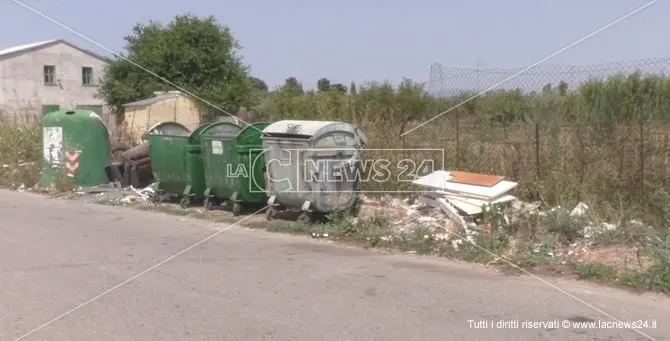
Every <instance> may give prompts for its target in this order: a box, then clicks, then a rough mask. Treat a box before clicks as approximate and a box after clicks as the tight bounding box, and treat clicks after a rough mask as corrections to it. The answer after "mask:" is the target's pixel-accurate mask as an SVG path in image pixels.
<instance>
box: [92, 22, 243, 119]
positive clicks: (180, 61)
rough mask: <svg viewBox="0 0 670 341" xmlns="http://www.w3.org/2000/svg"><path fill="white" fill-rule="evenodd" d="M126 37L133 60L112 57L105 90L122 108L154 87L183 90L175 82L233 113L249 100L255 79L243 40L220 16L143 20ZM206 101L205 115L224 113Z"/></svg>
mask: <svg viewBox="0 0 670 341" xmlns="http://www.w3.org/2000/svg"><path fill="white" fill-rule="evenodd" d="M124 39H125V41H126V46H125V50H126V53H125V57H126V58H128V59H129V60H131V61H132V62H129V61H128V60H127V59H117V60H114V61H113V62H111V63H110V64H109V65H108V69H107V72H106V74H105V78H104V79H103V80H102V84H101V87H100V90H99V92H100V95H101V97H102V98H104V99H105V100H106V101H107V103H109V104H110V105H111V106H113V107H114V108H115V109H116V110H117V112H119V110H120V106H121V105H122V104H124V103H128V102H132V101H136V100H139V99H142V98H147V97H150V96H152V94H153V92H154V91H159V90H163V91H165V90H178V89H175V85H177V86H179V87H181V88H184V89H185V90H187V91H188V92H190V93H192V94H195V95H197V96H198V97H200V98H203V99H205V100H206V101H208V102H210V103H211V104H213V105H214V106H216V107H219V108H221V109H223V110H225V111H227V112H229V113H236V112H237V111H238V110H239V108H240V107H243V106H246V105H248V104H249V101H250V95H251V92H252V82H251V79H250V78H249V75H248V68H247V67H246V66H245V65H244V64H243V63H242V60H241V58H240V57H239V56H238V55H237V52H238V49H239V45H238V43H237V41H236V40H235V38H234V37H233V34H232V33H231V32H230V29H229V28H227V27H225V26H222V25H220V24H219V23H218V22H217V21H216V19H214V17H207V18H199V17H196V16H194V15H191V14H186V15H178V16H176V17H175V18H174V19H173V20H172V21H171V22H170V23H168V24H167V25H165V24H161V23H158V22H155V21H151V22H149V23H148V24H146V25H145V24H137V25H136V26H135V27H134V28H133V30H132V33H131V34H130V35H128V36H126V37H125V38H124ZM137 65H140V66H141V67H138V66H137ZM146 70H149V71H150V72H151V73H154V75H152V74H151V73H150V72H147V71H146ZM156 75H158V76H159V77H160V78H162V79H160V78H159V77H156ZM170 83H172V84H170ZM200 105H201V108H202V109H203V110H202V111H201V112H202V113H203V114H204V116H207V117H213V116H220V115H224V113H222V112H220V110H218V109H216V108H214V107H212V105H208V104H206V103H200Z"/></svg>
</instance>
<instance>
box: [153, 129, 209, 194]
mask: <svg viewBox="0 0 670 341" xmlns="http://www.w3.org/2000/svg"><path fill="white" fill-rule="evenodd" d="M164 124H170V125H179V126H181V125H180V124H179V123H176V122H165V123H164ZM209 125H210V124H209V123H208V124H203V125H201V126H200V127H198V128H197V129H196V130H194V131H193V132H192V133H190V132H189V131H188V129H187V128H186V127H184V126H181V128H183V129H153V131H161V130H163V131H164V132H162V133H153V132H152V133H149V134H147V140H148V141H149V157H151V168H152V169H153V172H154V178H156V179H157V188H158V194H159V195H158V196H157V197H158V198H163V197H164V196H165V195H169V196H178V197H180V201H179V204H180V205H181V206H182V207H187V206H189V205H190V204H191V202H193V201H198V200H202V198H203V193H204V190H205V180H204V172H203V163H202V158H201V153H200V133H201V132H202V131H203V130H204V129H205V128H207V127H208V126H209Z"/></svg>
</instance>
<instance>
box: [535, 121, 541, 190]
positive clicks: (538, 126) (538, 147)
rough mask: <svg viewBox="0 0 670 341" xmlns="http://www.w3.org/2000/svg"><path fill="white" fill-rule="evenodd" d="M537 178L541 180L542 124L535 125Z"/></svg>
mask: <svg viewBox="0 0 670 341" xmlns="http://www.w3.org/2000/svg"><path fill="white" fill-rule="evenodd" d="M535 177H537V178H538V179H540V177H541V174H540V123H537V122H536V123H535Z"/></svg>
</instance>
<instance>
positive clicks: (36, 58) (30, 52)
mask: <svg viewBox="0 0 670 341" xmlns="http://www.w3.org/2000/svg"><path fill="white" fill-rule="evenodd" d="M108 62H109V59H108V58H106V57H103V56H101V55H98V54H96V53H94V52H91V51H89V50H86V49H83V48H81V47H78V46H76V45H73V44H71V43H69V42H67V41H64V40H61V39H57V40H49V41H44V42H39V43H33V44H27V45H21V46H15V47H12V48H8V49H5V50H0V116H2V118H3V119H6V120H13V121H21V120H22V119H25V118H26V117H28V116H33V117H40V115H43V114H45V113H47V112H51V111H54V110H59V109H66V108H68V109H69V108H86V109H90V110H93V111H95V112H97V113H98V114H100V115H102V116H105V117H104V118H105V119H106V118H107V117H106V116H107V113H104V111H106V110H105V106H104V101H103V100H102V99H99V98H97V92H98V86H99V85H100V80H101V79H102V78H103V76H104V72H105V69H106V66H107V64H108Z"/></svg>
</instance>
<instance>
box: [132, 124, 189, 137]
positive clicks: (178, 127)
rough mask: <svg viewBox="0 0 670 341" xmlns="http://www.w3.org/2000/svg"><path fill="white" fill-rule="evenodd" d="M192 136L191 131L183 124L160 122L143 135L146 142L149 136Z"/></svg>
mask: <svg viewBox="0 0 670 341" xmlns="http://www.w3.org/2000/svg"><path fill="white" fill-rule="evenodd" d="M190 134H191V131H190V130H188V128H186V127H185V126H184V125H182V124H181V123H177V122H171V121H168V122H159V123H156V124H154V125H153V126H151V128H149V129H148V130H147V132H146V133H144V135H142V139H143V140H146V139H147V135H171V136H189V135H190Z"/></svg>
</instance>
